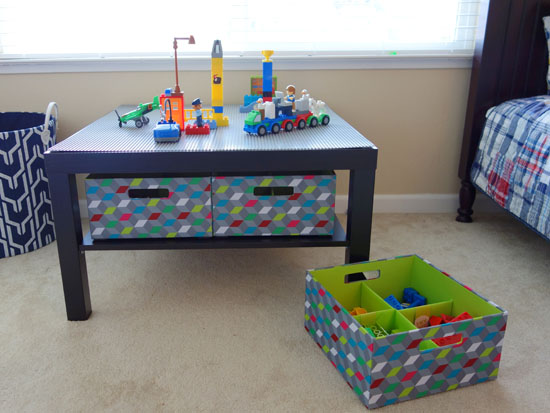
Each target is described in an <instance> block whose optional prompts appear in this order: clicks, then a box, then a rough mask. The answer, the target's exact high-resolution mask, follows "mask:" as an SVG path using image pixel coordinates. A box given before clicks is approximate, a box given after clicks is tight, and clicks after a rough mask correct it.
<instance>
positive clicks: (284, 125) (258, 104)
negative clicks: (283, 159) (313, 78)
mask: <svg viewBox="0 0 550 413" xmlns="http://www.w3.org/2000/svg"><path fill="white" fill-rule="evenodd" d="M262 54H263V55H264V57H265V59H264V60H263V61H262V70H263V75H262V94H261V95H259V94H258V95H255V94H252V95H245V96H244V103H243V105H242V106H241V107H240V108H239V109H240V111H241V112H242V113H248V115H247V117H246V119H245V122H244V123H245V124H244V128H243V130H244V131H245V132H248V133H250V134H256V135H259V136H264V135H266V134H267V133H274V134H276V133H279V132H280V131H281V130H284V131H286V132H290V131H292V130H293V129H294V128H298V129H304V128H305V127H306V126H310V127H316V126H317V125H319V124H321V125H328V123H329V122H330V117H329V116H328V114H327V113H326V112H325V103H324V102H322V101H320V100H315V99H312V98H310V96H309V94H308V93H307V91H306V90H305V89H304V91H303V92H302V97H301V98H300V99H296V96H295V93H296V87H295V86H293V85H289V86H287V95H286V97H283V93H282V92H279V91H275V92H273V89H272V88H273V61H272V60H271V59H270V58H271V56H272V54H273V51H272V50H263V51H262Z"/></svg>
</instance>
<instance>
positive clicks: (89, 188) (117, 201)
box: [86, 175, 212, 239]
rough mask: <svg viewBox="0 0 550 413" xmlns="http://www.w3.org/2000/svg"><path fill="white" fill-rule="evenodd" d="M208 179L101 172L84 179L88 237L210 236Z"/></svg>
mask: <svg viewBox="0 0 550 413" xmlns="http://www.w3.org/2000/svg"><path fill="white" fill-rule="evenodd" d="M210 188H211V178H210V177H209V176H208V177H127V176H119V177H106V176H101V175H90V176H89V177H88V178H87V179H86V197H87V203H88V216H89V218H90V232H91V235H92V238H94V239H118V238H183V237H211V236H212V202H211V189H210Z"/></svg>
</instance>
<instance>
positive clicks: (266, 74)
mask: <svg viewBox="0 0 550 413" xmlns="http://www.w3.org/2000/svg"><path fill="white" fill-rule="evenodd" d="M262 68H263V74H262V76H263V79H262V81H263V84H262V87H263V91H264V92H273V62H262Z"/></svg>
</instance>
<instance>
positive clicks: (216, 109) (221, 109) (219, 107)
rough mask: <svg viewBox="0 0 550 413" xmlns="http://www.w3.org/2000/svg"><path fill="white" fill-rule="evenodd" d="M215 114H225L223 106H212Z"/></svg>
mask: <svg viewBox="0 0 550 413" xmlns="http://www.w3.org/2000/svg"><path fill="white" fill-rule="evenodd" d="M212 109H214V113H223V106H212Z"/></svg>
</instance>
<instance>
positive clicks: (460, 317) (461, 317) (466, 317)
mask: <svg viewBox="0 0 550 413" xmlns="http://www.w3.org/2000/svg"><path fill="white" fill-rule="evenodd" d="M471 318H473V317H472V316H471V315H470V314H468V312H467V311H464V312H463V313H462V314H459V315H457V316H456V317H455V318H453V319H452V320H451V323H454V322H455V321H462V320H469V319H471Z"/></svg>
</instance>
